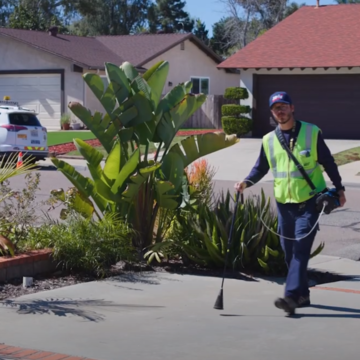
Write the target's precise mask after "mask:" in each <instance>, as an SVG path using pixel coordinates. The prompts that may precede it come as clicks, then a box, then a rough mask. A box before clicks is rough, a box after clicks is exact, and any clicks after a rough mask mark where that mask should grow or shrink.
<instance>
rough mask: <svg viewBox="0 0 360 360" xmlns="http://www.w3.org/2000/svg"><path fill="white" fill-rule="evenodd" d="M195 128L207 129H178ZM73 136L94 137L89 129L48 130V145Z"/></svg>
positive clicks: (59, 142) (68, 139) (64, 140)
mask: <svg viewBox="0 0 360 360" xmlns="http://www.w3.org/2000/svg"><path fill="white" fill-rule="evenodd" d="M197 130H208V129H180V130H179V131H197ZM74 138H79V139H82V140H92V139H95V138H96V137H95V135H94V134H93V133H92V132H91V131H84V130H81V131H77V130H75V131H73V130H66V131H50V132H48V146H54V145H60V144H65V143H69V142H73V139H74ZM149 151H150V149H149Z"/></svg>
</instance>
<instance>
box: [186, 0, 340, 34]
mask: <svg viewBox="0 0 360 360" xmlns="http://www.w3.org/2000/svg"><path fill="white" fill-rule="evenodd" d="M290 2H291V1H290ZM295 2H297V3H299V4H302V3H306V4H307V5H316V0H303V1H296V0H295ZM331 4H332V5H333V4H335V0H320V5H331ZM225 10H226V9H224V5H223V4H222V3H221V1H219V0H186V11H188V12H189V13H190V15H191V16H192V17H199V18H200V19H201V20H202V21H204V22H205V24H206V28H207V29H208V30H209V36H211V35H212V25H213V24H214V23H216V22H217V21H219V20H220V19H221V18H222V17H223V16H225V15H226V11H225Z"/></svg>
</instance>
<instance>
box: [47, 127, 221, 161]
mask: <svg viewBox="0 0 360 360" xmlns="http://www.w3.org/2000/svg"><path fill="white" fill-rule="evenodd" d="M217 131H222V130H221V129H211V130H186V131H178V132H177V134H176V135H177V136H191V135H202V134H207V133H211V132H217ZM84 141H85V142H86V143H88V144H89V145H91V146H93V147H98V146H101V143H100V141H99V140H98V139H93V140H84ZM76 150H77V148H76V146H75V145H74V143H73V142H69V143H65V144H59V145H54V146H49V153H51V154H54V155H55V156H56V155H65V154H67V153H69V152H71V151H76Z"/></svg>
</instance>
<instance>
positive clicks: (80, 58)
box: [0, 28, 223, 69]
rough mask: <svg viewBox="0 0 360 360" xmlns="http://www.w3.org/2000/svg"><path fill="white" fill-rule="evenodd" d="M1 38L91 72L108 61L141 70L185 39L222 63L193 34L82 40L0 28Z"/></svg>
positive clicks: (69, 36) (88, 38) (145, 35)
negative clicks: (9, 39) (126, 62)
mask: <svg viewBox="0 0 360 360" xmlns="http://www.w3.org/2000/svg"><path fill="white" fill-rule="evenodd" d="M0 36H6V37H9V38H12V39H14V40H17V41H20V42H23V43H26V44H28V45H30V46H33V47H35V48H37V49H39V50H42V51H46V52H48V53H51V54H53V55H55V56H59V57H61V58H64V59H66V60H69V61H71V62H73V63H75V64H77V65H79V66H81V67H85V68H88V69H103V68H104V63H105V62H111V63H114V64H119V65H120V64H122V63H123V62H124V61H129V62H130V63H131V64H133V65H134V66H136V67H141V66H142V65H144V64H145V63H147V62H149V61H150V60H152V59H154V58H155V57H157V56H160V55H161V54H163V53H165V52H166V51H168V50H170V49H172V48H173V47H175V46H176V45H178V44H180V43H181V42H183V41H186V40H190V41H192V42H193V43H195V45H197V46H198V47H199V48H200V49H201V50H202V51H203V52H204V53H205V54H206V55H208V56H210V57H211V58H212V59H213V60H214V62H215V63H216V64H219V63H221V62H222V60H223V59H222V58H221V57H220V56H218V55H217V54H215V53H214V52H213V51H212V50H211V49H210V48H209V47H207V46H206V45H205V44H204V43H203V42H202V41H201V40H199V39H198V38H197V37H196V36H194V35H193V34H191V33H186V34H183V33H176V34H142V35H123V36H96V37H81V36H74V35H62V34H58V35H57V36H51V35H49V34H48V33H47V32H43V31H32V30H19V29H7V28H0Z"/></svg>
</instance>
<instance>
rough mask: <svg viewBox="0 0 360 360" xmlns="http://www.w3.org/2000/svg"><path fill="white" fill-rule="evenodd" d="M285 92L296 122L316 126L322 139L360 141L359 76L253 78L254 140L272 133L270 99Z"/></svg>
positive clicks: (272, 76) (270, 76)
mask: <svg viewBox="0 0 360 360" xmlns="http://www.w3.org/2000/svg"><path fill="white" fill-rule="evenodd" d="M275 91H287V92H288V94H289V95H290V96H291V98H292V100H293V102H294V105H295V117H296V119H298V120H303V121H306V122H311V123H313V124H316V125H318V126H319V127H320V128H321V129H322V131H323V135H324V137H325V139H360V75H256V76H254V95H255V98H256V104H257V106H256V111H255V113H254V129H253V134H254V136H255V137H261V136H263V135H264V134H266V133H268V132H269V131H272V130H273V129H274V126H273V125H271V123H272V119H271V113H270V111H269V97H270V95H271V94H272V93H274V92H275Z"/></svg>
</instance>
